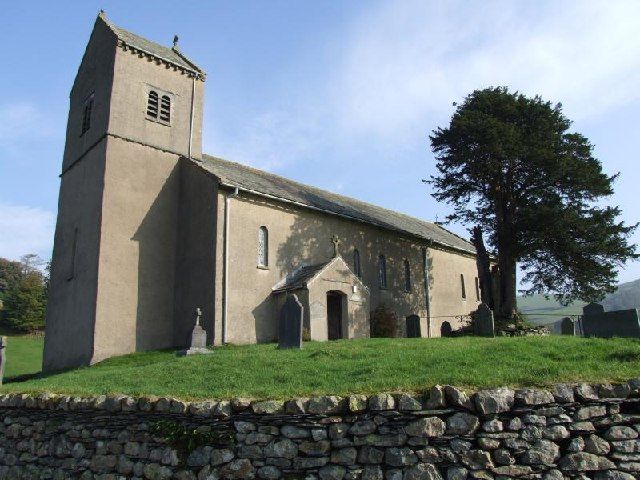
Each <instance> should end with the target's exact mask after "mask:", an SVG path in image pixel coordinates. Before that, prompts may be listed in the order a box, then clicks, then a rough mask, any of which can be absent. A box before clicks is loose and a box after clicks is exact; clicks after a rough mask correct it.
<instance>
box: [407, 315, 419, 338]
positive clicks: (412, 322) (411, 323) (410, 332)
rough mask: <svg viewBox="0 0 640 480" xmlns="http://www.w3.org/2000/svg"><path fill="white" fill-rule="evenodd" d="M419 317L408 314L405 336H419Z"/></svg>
mask: <svg viewBox="0 0 640 480" xmlns="http://www.w3.org/2000/svg"><path fill="white" fill-rule="evenodd" d="M421 336H422V335H421V334H420V317H419V316H417V315H409V316H408V317H407V338H420V337H421Z"/></svg>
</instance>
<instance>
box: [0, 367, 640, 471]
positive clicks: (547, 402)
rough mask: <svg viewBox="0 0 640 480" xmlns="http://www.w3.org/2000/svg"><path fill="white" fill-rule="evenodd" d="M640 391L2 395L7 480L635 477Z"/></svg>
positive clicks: (2, 464) (639, 387)
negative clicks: (216, 397) (292, 396)
mask: <svg viewBox="0 0 640 480" xmlns="http://www.w3.org/2000/svg"><path fill="white" fill-rule="evenodd" d="M639 432H640V379H637V380H633V381H630V382H628V383H625V384H620V385H599V386H592V385H586V384H585V385H574V386H571V385H557V386H555V387H553V388H551V389H548V390H539V389H521V390H515V391H514V390H512V389H509V388H498V389H492V390H483V391H480V392H476V393H474V394H468V393H466V392H464V391H463V390H460V389H458V388H455V387H449V386H447V387H440V386H436V387H434V388H432V389H431V390H430V391H428V392H426V393H424V394H421V395H407V394H387V393H383V394H379V395H373V396H369V397H366V396H362V395H352V396H349V397H347V398H340V397H335V396H324V397H316V398H311V399H296V400H291V401H287V402H283V401H259V402H251V401H249V400H245V399H234V400H231V401H223V402H215V401H211V402H193V403H187V402H183V401H180V400H177V399H170V398H140V399H134V398H131V397H125V396H112V397H96V398H75V397H73V398H72V397H63V396H53V395H39V396H29V395H20V394H10V395H0V478H7V479H13V478H38V479H47V478H55V479H65V478H82V479H93V478H96V479H117V478H140V479H150V480H153V479H169V478H175V479H182V480H195V479H198V480H205V479H207V480H216V479H226V478H228V479H252V478H258V479H277V478H300V479H307V478H308V479H323V480H333V479H363V480H383V479H385V480H418V479H432V480H437V479H449V480H463V479H467V478H471V479H507V478H523V479H547V480H554V479H563V478H577V479H585V478H595V479H612V480H614V479H620V480H626V479H634V478H640V439H639Z"/></svg>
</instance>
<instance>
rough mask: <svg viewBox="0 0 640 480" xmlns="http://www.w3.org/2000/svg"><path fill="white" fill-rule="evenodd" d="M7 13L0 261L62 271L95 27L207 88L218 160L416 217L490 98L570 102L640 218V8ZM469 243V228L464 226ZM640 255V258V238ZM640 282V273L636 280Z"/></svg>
mask: <svg viewBox="0 0 640 480" xmlns="http://www.w3.org/2000/svg"><path fill="white" fill-rule="evenodd" d="M53 5H54V3H52V2H44V1H42V2H10V3H7V4H5V5H3V8H2V13H1V15H2V19H3V22H2V24H3V41H2V43H1V44H0V54H1V58H2V59H3V64H4V68H3V69H2V72H3V73H2V75H0V91H1V92H2V96H0V256H3V257H9V258H18V257H19V256H20V255H22V254H24V253H29V252H36V253H39V254H40V255H42V256H43V257H49V256H50V252H51V247H52V242H53V230H54V226H55V214H56V208H57V195H58V186H59V179H58V174H59V172H60V165H61V159H62V151H63V147H64V132H65V128H66V119H67V109H68V93H69V90H70V88H71V84H72V81H73V78H74V76H75V73H76V70H77V67H78V64H79V62H80V59H81V57H82V53H83V51H84V47H85V44H86V42H87V40H88V38H89V34H90V31H91V28H92V26H93V22H94V20H95V16H96V15H97V13H98V11H99V9H100V8H104V9H105V10H106V12H107V16H108V17H109V18H110V19H111V20H112V21H113V22H114V23H116V24H117V25H120V26H122V27H124V28H126V29H129V30H132V31H134V32H136V33H138V34H140V35H142V36H145V37H147V38H150V39H152V40H154V41H157V42H159V43H163V44H166V45H170V44H171V40H172V38H173V35H174V34H178V35H179V36H180V47H181V49H182V51H183V52H185V53H186V54H187V55H189V56H190V57H191V58H192V59H193V60H195V61H196V62H197V63H199V65H201V66H202V67H203V68H204V69H205V70H206V71H207V73H208V77H207V82H206V100H205V116H204V150H205V152H207V153H210V154H215V155H220V156H223V157H226V158H229V159H232V160H236V161H240V162H243V163H247V164H251V165H254V166H256V167H258V168H263V169H267V170H269V171H272V172H275V173H278V174H281V175H285V176H288V177H291V178H293V179H296V180H299V181H302V182H305V183H309V184H312V185H316V186H318V187H321V188H326V189H329V190H332V191H336V192H340V193H343V194H345V195H349V196H353V197H356V198H359V199H362V200H365V201H369V202H373V203H376V204H379V205H382V206H385V207H388V208H392V209H394V210H399V211H402V212H405V213H408V214H411V215H415V216H417V217H421V218H425V219H428V220H434V219H436V218H439V219H442V218H444V216H445V215H446V214H447V212H448V208H447V207H446V206H445V205H438V204H437V203H436V202H435V201H434V200H433V199H432V198H431V197H430V196H429V193H430V190H429V187H428V186H427V185H424V184H423V183H422V182H421V179H423V178H426V177H428V176H429V175H430V174H432V173H433V172H434V158H433V155H432V153H431V152H430V150H429V148H428V134H429V132H430V131H431V130H433V129H434V128H436V127H437V126H439V125H445V124H446V123H447V121H448V119H449V117H450V115H451V113H452V112H453V106H452V103H453V102H456V101H457V102H459V101H460V100H461V99H462V98H463V97H464V96H465V95H466V94H467V93H469V92H470V91H472V90H473V89H476V88H482V87H486V86H491V85H507V86H509V87H510V88H512V89H514V90H516V89H517V90H520V91H522V92H523V93H526V94H529V95H533V94H541V95H542V96H543V97H544V98H546V99H549V100H552V101H554V102H555V101H561V102H562V103H563V105H564V109H565V113H566V114H567V115H568V116H569V117H570V118H571V119H573V120H574V127H575V130H576V131H579V132H581V133H583V134H585V135H586V136H587V137H589V138H590V139H591V141H592V142H593V143H594V144H595V146H596V155H597V156H598V158H599V159H600V160H601V161H602V163H603V165H604V169H605V171H606V172H608V173H615V172H618V171H619V172H621V175H620V179H619V180H618V182H617V184H616V194H615V195H614V196H613V197H612V198H610V199H608V201H609V202H610V203H612V204H616V205H620V207H621V208H622V211H623V219H624V220H625V221H626V222H628V223H635V222H637V221H638V217H640V215H638V213H637V212H638V207H637V203H638V189H639V186H640V168H639V167H638V158H637V157H638V153H637V152H638V146H637V142H638V134H639V133H640V129H639V127H640V122H639V121H638V117H639V116H640V87H639V86H640V35H638V33H637V31H638V28H639V25H640V2H638V1H635V0H631V1H623V0H619V1H616V2H588V1H575V2H567V1H548V2H547V1H537V2H529V1H521V2H518V1H507V2H491V1H488V2H487V1H477V2H471V1H461V2H455V1H447V2H432V1H425V0H406V1H402V0H400V1H398V0H397V1H392V2H391V1H389V2H386V1H344V2H338V1H321V0H317V1H314V2H311V1H302V0H291V1H269V2H265V1H257V0H256V1H233V2H230V1H229V2H211V1H209V2H204V1H202V2H176V1H175V0H174V1H154V2H131V1H106V0H103V1H102V2H95V1H88V0H83V1H75V2H71V1H68V2H55V6H53ZM449 228H450V229H452V230H453V231H455V232H457V233H459V234H462V235H465V236H468V235H467V233H466V229H465V228H464V226H461V225H452V226H450V227H449ZM634 241H635V242H637V243H640V234H636V235H635V237H634ZM639 277H640V263H638V262H634V263H632V264H629V265H627V266H626V267H625V268H624V269H623V270H622V271H621V275H620V280H621V281H628V280H633V279H636V278H639Z"/></svg>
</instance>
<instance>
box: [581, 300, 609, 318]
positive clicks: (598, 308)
mask: <svg viewBox="0 0 640 480" xmlns="http://www.w3.org/2000/svg"><path fill="white" fill-rule="evenodd" d="M582 313H583V314H584V315H600V314H601V313H604V307H603V306H602V305H600V304H599V303H593V302H591V303H589V304H587V305H585V306H584V307H582Z"/></svg>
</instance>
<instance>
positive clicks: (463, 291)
mask: <svg viewBox="0 0 640 480" xmlns="http://www.w3.org/2000/svg"><path fill="white" fill-rule="evenodd" d="M460 286H461V288H462V298H463V299H466V298H467V291H466V289H465V288H464V275H463V274H460Z"/></svg>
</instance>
